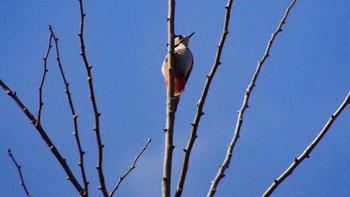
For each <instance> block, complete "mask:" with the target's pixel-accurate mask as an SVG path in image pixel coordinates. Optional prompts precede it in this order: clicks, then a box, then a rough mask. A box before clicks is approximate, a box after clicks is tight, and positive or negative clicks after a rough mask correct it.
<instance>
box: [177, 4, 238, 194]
mask: <svg viewBox="0 0 350 197" xmlns="http://www.w3.org/2000/svg"><path fill="white" fill-rule="evenodd" d="M232 2H233V0H229V1H228V3H227V5H226V6H225V10H226V13H225V19H224V25H223V31H222V34H221V38H220V42H219V44H218V45H217V51H216V55H215V60H214V63H213V66H212V69H211V71H210V73H209V75H207V80H206V82H205V85H204V88H203V92H202V95H201V97H200V98H199V101H198V103H197V112H196V115H195V118H194V121H193V122H192V123H191V125H192V131H191V134H190V138H189V140H188V143H187V146H186V148H185V149H183V150H184V158H183V162H182V169H181V172H180V177H179V181H178V185H177V189H176V194H175V196H176V197H180V196H181V194H182V191H183V187H184V183H185V179H186V174H187V169H188V163H189V159H190V154H191V151H192V147H193V144H194V141H195V140H196V138H197V129H198V125H199V121H200V119H201V117H202V115H204V112H203V106H204V103H205V99H206V97H207V94H208V92H209V88H210V84H211V81H212V79H213V77H214V75H215V73H216V70H217V68H218V67H219V65H220V64H221V62H220V58H221V52H222V49H223V47H224V44H225V40H226V36H227V34H228V33H229V32H228V26H229V22H230V13H231V7H232Z"/></svg>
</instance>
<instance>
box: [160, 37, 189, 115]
mask: <svg viewBox="0 0 350 197" xmlns="http://www.w3.org/2000/svg"><path fill="white" fill-rule="evenodd" d="M193 34H194V32H193V33H192V34H190V35H188V36H184V35H179V36H175V40H174V59H175V60H174V85H175V87H174V98H175V111H176V109H177V105H178V104H179V101H180V93H181V92H182V91H184V89H185V85H186V82H187V80H188V78H189V77H190V74H191V71H192V67H193V55H192V52H191V50H190V49H189V48H188V43H189V40H190V38H191V36H192V35H193ZM162 73H163V76H164V80H165V88H166V90H167V91H168V89H169V68H168V56H166V57H165V59H164V61H163V66H162Z"/></svg>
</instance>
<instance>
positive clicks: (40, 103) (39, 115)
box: [37, 34, 52, 123]
mask: <svg viewBox="0 0 350 197" xmlns="http://www.w3.org/2000/svg"><path fill="white" fill-rule="evenodd" d="M51 43H52V35H51V34H50V36H49V46H48V47H47V51H46V54H45V57H44V58H43V60H44V70H43V75H42V78H41V82H40V85H39V107H38V116H37V119H38V122H39V123H40V121H41V109H42V107H43V105H44V103H43V86H44V81H45V77H46V73H47V71H48V69H47V58H48V57H49V54H50V50H51V48H52V44H51Z"/></svg>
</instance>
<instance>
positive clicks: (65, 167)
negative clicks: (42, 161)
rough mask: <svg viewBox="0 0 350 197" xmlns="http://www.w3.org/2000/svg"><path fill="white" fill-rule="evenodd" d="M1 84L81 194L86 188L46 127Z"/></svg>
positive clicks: (13, 93) (14, 94) (1, 82)
mask: <svg viewBox="0 0 350 197" xmlns="http://www.w3.org/2000/svg"><path fill="white" fill-rule="evenodd" d="M0 86H1V87H2V88H3V89H4V91H5V92H6V94H7V95H9V96H10V97H11V98H12V99H13V100H14V101H15V102H16V104H17V105H18V107H19V108H20V109H21V110H22V111H23V113H24V114H25V115H26V116H27V118H28V119H29V121H30V122H31V123H32V124H33V125H34V127H35V128H36V130H37V131H38V133H39V134H40V136H41V138H42V139H43V140H44V141H45V143H46V144H47V146H48V147H49V149H50V150H51V152H52V154H53V155H54V156H55V157H56V159H57V160H58V162H59V163H60V164H61V166H62V168H63V170H64V171H65V172H66V174H67V176H68V177H67V180H69V181H71V182H72V184H73V185H74V187H75V188H76V190H77V191H78V192H79V193H80V194H81V193H82V192H83V191H84V189H83V188H82V186H81V185H80V183H79V182H78V180H77V179H76V178H75V176H74V174H73V173H72V171H71V169H70V168H69V166H68V164H67V162H66V159H64V158H63V157H62V155H61V154H60V152H59V151H58V150H57V148H56V146H55V145H54V144H53V142H52V141H51V139H50V138H49V136H48V135H47V134H46V132H45V130H44V128H43V127H42V126H41V124H40V123H39V122H38V121H37V120H36V119H35V117H34V116H33V114H32V113H31V112H30V111H29V110H28V109H27V108H26V107H25V106H24V104H23V103H22V101H21V100H20V99H19V98H18V97H17V95H16V92H13V91H12V90H11V89H10V88H9V87H8V86H7V85H6V84H5V83H4V82H3V81H2V80H1V79H0Z"/></svg>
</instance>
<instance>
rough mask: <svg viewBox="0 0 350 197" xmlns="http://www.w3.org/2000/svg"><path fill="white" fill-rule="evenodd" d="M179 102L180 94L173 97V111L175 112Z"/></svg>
mask: <svg viewBox="0 0 350 197" xmlns="http://www.w3.org/2000/svg"><path fill="white" fill-rule="evenodd" d="M179 102H180V94H179V95H174V104H175V107H174V109H175V112H176V110H177V105H178V104H179Z"/></svg>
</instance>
